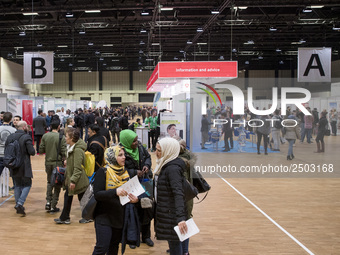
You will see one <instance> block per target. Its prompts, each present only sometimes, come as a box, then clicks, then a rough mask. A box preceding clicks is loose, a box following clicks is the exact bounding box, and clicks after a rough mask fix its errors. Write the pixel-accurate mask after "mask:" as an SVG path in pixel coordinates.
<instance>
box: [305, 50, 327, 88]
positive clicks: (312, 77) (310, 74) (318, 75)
mask: <svg viewBox="0 0 340 255" xmlns="http://www.w3.org/2000/svg"><path fill="white" fill-rule="evenodd" d="M331 58H332V48H299V49H298V82H330V81H331Z"/></svg>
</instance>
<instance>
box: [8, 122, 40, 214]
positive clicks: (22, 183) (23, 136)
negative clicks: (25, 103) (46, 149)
mask: <svg viewBox="0 0 340 255" xmlns="http://www.w3.org/2000/svg"><path fill="white" fill-rule="evenodd" d="M27 132H28V126H27V123H26V121H19V122H18V130H17V131H16V132H15V133H14V134H11V135H9V136H8V138H7V141H6V145H5V146H7V145H8V144H10V143H11V142H13V141H15V140H17V141H19V145H20V148H21V153H22V158H23V164H22V165H21V166H20V167H19V168H16V169H11V176H12V177H13V181H14V197H15V202H16V205H15V207H14V208H15V209H16V210H17V214H21V215H22V216H25V215H26V213H25V207H24V203H25V201H26V198H27V196H28V193H29V192H30V189H31V186H32V178H33V173H32V165H31V158H30V156H34V155H35V150H34V147H33V142H32V137H31V136H29V135H28V134H27Z"/></svg>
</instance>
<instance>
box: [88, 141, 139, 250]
mask: <svg viewBox="0 0 340 255" xmlns="http://www.w3.org/2000/svg"><path fill="white" fill-rule="evenodd" d="M105 160H106V162H107V164H106V166H105V168H100V169H99V170H98V171H97V173H96V179H95V181H94V185H93V193H94V197H95V199H96V200H97V206H96V210H95V212H94V221H95V229H96V246H95V247H94V250H93V253H92V254H93V255H99V254H103V255H104V254H110V255H116V254H118V249H119V243H120V242H121V240H122V237H123V227H124V216H125V206H123V205H122V204H121V203H120V200H119V197H120V196H128V197H129V199H130V202H131V203H137V202H138V198H137V197H136V196H134V195H133V194H127V192H126V191H125V190H124V189H122V188H121V186H122V185H123V184H124V183H126V182H127V181H128V180H129V179H130V176H129V173H128V172H127V170H126V169H125V167H124V165H125V152H124V147H123V146H120V145H116V146H112V147H109V148H107V149H106V150H105Z"/></svg>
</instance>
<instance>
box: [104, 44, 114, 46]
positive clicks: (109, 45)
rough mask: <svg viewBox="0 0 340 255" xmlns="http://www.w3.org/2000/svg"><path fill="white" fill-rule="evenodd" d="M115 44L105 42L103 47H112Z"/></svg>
mask: <svg viewBox="0 0 340 255" xmlns="http://www.w3.org/2000/svg"><path fill="white" fill-rule="evenodd" d="M112 46H113V44H103V47H112Z"/></svg>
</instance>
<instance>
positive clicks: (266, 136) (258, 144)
mask: <svg viewBox="0 0 340 255" xmlns="http://www.w3.org/2000/svg"><path fill="white" fill-rule="evenodd" d="M262 137H263V143H264V151H265V152H267V148H268V140H269V139H268V135H265V134H262V133H260V132H257V151H260V146H261V140H262Z"/></svg>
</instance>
